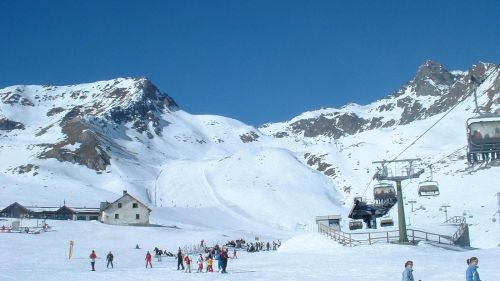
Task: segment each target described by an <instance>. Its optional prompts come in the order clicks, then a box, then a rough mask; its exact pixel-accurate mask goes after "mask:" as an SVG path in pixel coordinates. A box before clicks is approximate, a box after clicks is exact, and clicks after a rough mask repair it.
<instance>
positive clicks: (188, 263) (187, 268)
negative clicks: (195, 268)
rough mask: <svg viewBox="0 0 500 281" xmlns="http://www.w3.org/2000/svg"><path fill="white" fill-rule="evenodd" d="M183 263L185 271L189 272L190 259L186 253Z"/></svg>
mask: <svg viewBox="0 0 500 281" xmlns="http://www.w3.org/2000/svg"><path fill="white" fill-rule="evenodd" d="M184 263H185V264H186V271H185V272H186V273H187V272H189V273H191V259H190V258H189V256H188V255H186V256H185V257H184Z"/></svg>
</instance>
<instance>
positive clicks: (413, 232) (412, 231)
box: [411, 229, 415, 244]
mask: <svg viewBox="0 0 500 281" xmlns="http://www.w3.org/2000/svg"><path fill="white" fill-rule="evenodd" d="M411 235H412V236H413V237H412V241H413V244H415V230H413V229H412V230H411Z"/></svg>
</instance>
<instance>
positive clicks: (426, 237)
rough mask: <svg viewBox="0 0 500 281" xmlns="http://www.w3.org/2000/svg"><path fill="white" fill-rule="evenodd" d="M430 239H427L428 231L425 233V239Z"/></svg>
mask: <svg viewBox="0 0 500 281" xmlns="http://www.w3.org/2000/svg"><path fill="white" fill-rule="evenodd" d="M428 240H429V239H427V232H426V233H425V241H428Z"/></svg>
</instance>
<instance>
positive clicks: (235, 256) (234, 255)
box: [233, 249, 238, 259]
mask: <svg viewBox="0 0 500 281" xmlns="http://www.w3.org/2000/svg"><path fill="white" fill-rule="evenodd" d="M237 258H238V255H237V253H236V249H234V250H233V259H237Z"/></svg>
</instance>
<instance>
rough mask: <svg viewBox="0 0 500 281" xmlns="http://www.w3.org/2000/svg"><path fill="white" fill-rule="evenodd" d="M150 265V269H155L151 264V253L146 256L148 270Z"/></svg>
mask: <svg viewBox="0 0 500 281" xmlns="http://www.w3.org/2000/svg"><path fill="white" fill-rule="evenodd" d="M148 264H149V268H153V265H152V264H151V253H150V252H149V251H148V253H147V254H146V268H148Z"/></svg>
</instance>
